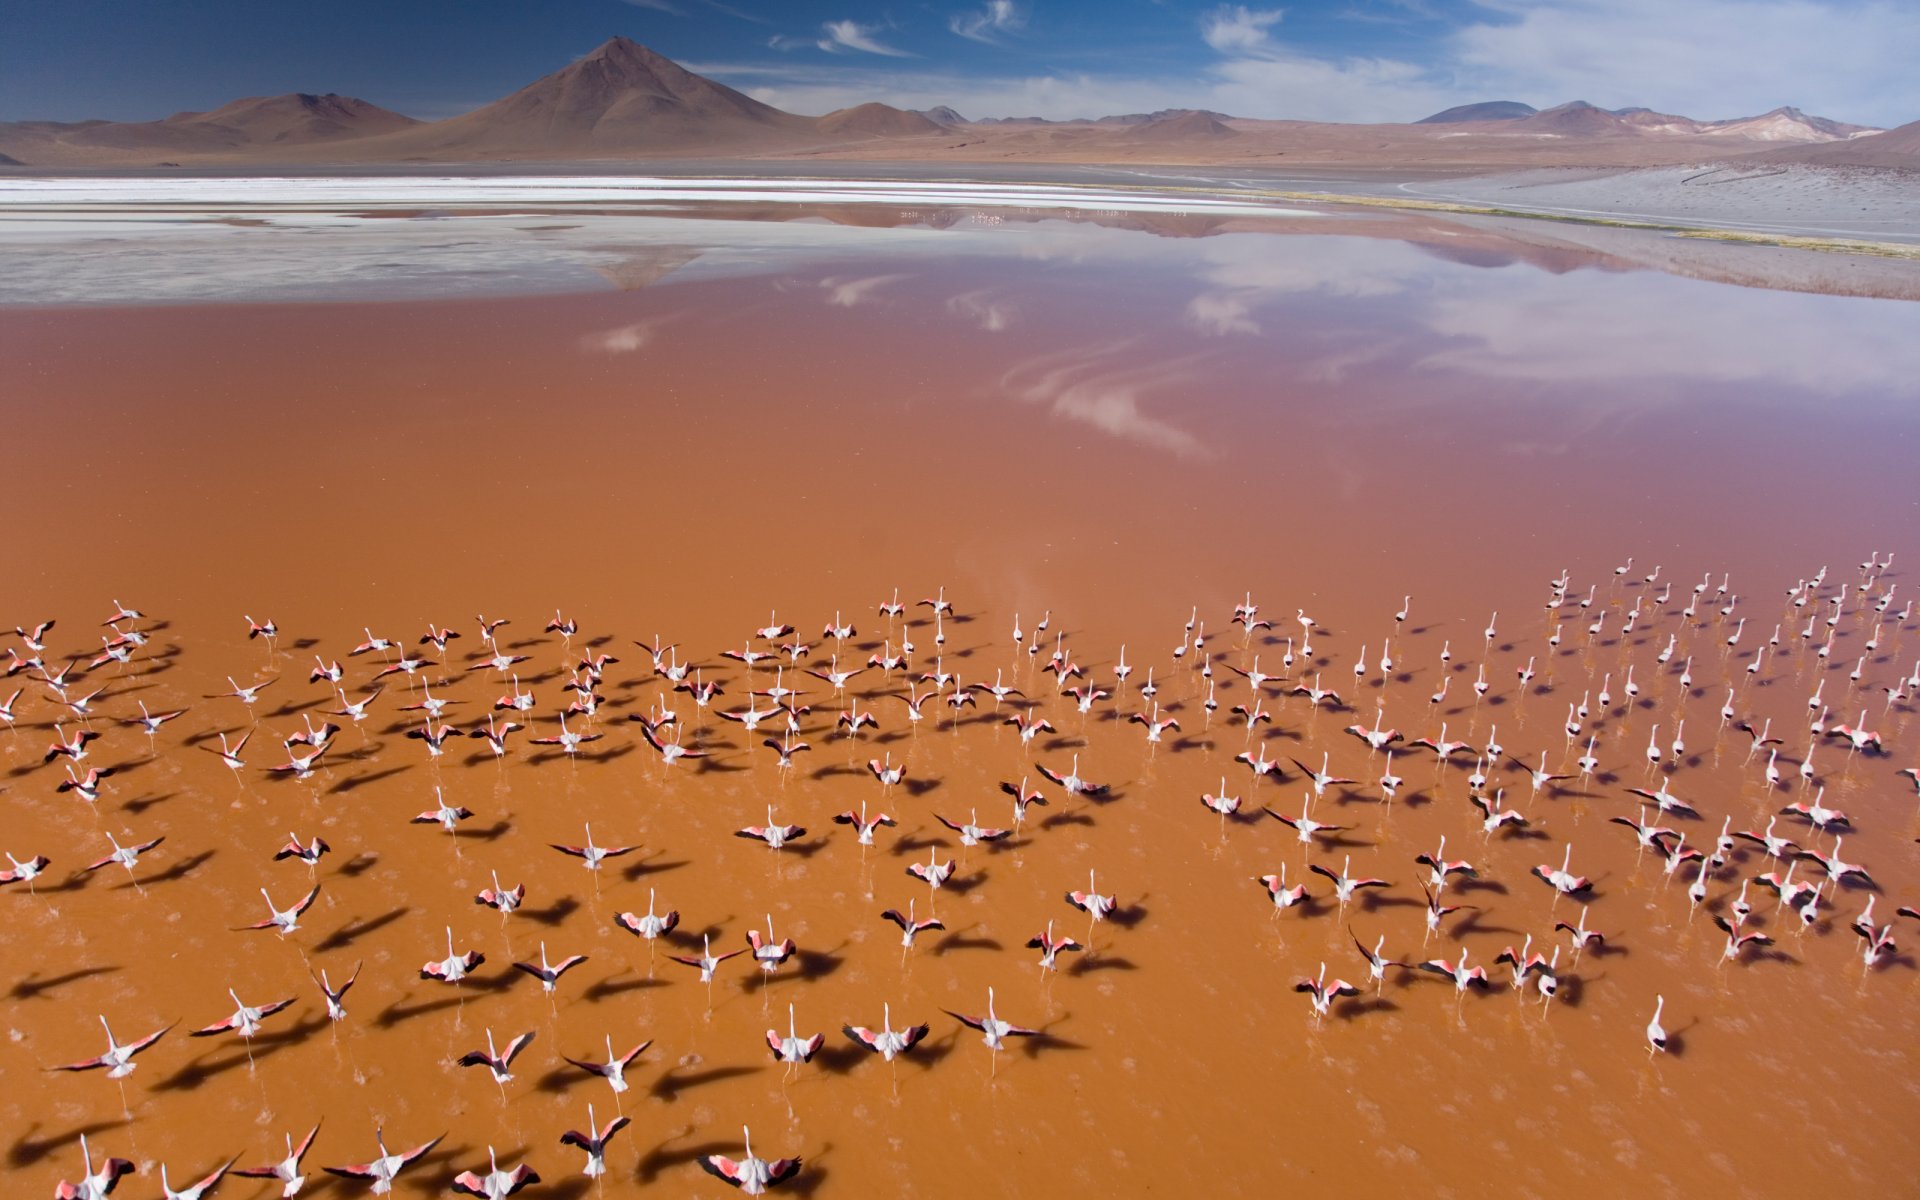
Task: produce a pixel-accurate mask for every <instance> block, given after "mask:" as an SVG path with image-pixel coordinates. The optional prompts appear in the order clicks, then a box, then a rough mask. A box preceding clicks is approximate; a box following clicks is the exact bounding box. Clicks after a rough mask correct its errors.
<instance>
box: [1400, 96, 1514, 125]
mask: <svg viewBox="0 0 1920 1200" xmlns="http://www.w3.org/2000/svg"><path fill="white" fill-rule="evenodd" d="M1539 111H1540V110H1539V109H1537V108H1535V107H1534V106H1533V105H1531V104H1522V103H1520V102H1519V101H1518V100H1483V101H1481V102H1480V103H1479V104H1456V105H1454V106H1453V107H1452V108H1446V109H1442V110H1440V111H1439V112H1437V113H1435V114H1433V115H1432V116H1430V117H1421V118H1420V119H1419V120H1418V121H1415V122H1414V124H1415V125H1457V124H1462V123H1464V122H1467V121H1517V120H1519V119H1520V118H1521V117H1530V116H1532V115H1533V114H1534V113H1537V112H1539Z"/></svg>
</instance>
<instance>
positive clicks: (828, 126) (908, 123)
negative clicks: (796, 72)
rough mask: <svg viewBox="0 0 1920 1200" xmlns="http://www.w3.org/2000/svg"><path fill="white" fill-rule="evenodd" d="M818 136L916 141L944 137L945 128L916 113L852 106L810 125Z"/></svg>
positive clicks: (877, 105)
mask: <svg viewBox="0 0 1920 1200" xmlns="http://www.w3.org/2000/svg"><path fill="white" fill-rule="evenodd" d="M814 125H815V127H816V128H818V129H819V130H820V132H822V133H836V134H849V133H851V134H867V135H869V136H872V137H920V136H924V135H926V134H929V133H946V132H947V127H946V126H945V125H942V124H940V123H939V122H938V121H935V120H933V119H932V118H931V117H928V116H925V115H923V114H921V113H917V112H908V111H906V110H905V109H899V108H894V107H893V106H891V105H888V104H875V103H868V104H856V105H854V106H853V107H852V108H842V109H836V110H835V111H833V112H830V113H828V114H827V115H826V116H824V117H821V118H820V119H819V120H817V121H815V122H814Z"/></svg>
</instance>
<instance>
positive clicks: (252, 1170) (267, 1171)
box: [233, 1121, 320, 1198]
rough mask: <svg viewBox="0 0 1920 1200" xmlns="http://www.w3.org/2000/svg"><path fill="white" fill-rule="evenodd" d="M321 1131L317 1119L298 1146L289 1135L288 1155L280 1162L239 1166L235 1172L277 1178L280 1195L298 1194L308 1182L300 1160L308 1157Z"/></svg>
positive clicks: (255, 1177)
mask: <svg viewBox="0 0 1920 1200" xmlns="http://www.w3.org/2000/svg"><path fill="white" fill-rule="evenodd" d="M319 1133H320V1123H319V1122H318V1121H316V1122H314V1125H313V1128H312V1129H309V1130H307V1136H306V1137H305V1138H303V1139H301V1141H300V1144H299V1145H298V1146H296V1145H294V1144H293V1135H292V1134H288V1135H287V1156H286V1157H285V1158H283V1159H281V1160H280V1161H279V1162H276V1163H268V1164H267V1165H266V1166H264V1167H239V1168H236V1169H235V1170H234V1172H233V1173H234V1174H235V1175H242V1176H245V1177H246V1178H249V1179H277V1180H279V1181H280V1184H281V1188H280V1195H281V1196H282V1197H283V1198H284V1197H288V1196H297V1195H299V1194H300V1189H301V1188H302V1187H304V1186H306V1182H307V1177H306V1176H305V1175H302V1174H301V1173H300V1160H301V1159H302V1158H305V1157H306V1155H307V1151H308V1150H309V1149H311V1148H312V1147H313V1139H314V1138H315V1137H316V1136H318V1134H319Z"/></svg>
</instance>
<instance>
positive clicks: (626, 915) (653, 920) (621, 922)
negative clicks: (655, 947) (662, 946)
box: [613, 888, 680, 942]
mask: <svg viewBox="0 0 1920 1200" xmlns="http://www.w3.org/2000/svg"><path fill="white" fill-rule="evenodd" d="M613 921H614V924H616V925H618V926H620V928H622V929H624V930H626V931H627V932H628V933H631V934H633V935H634V936H635V937H643V938H645V939H647V941H649V942H652V941H653V940H654V939H656V938H662V937H665V936H666V935H667V934H669V933H672V932H673V930H674V927H675V926H676V925H678V924H680V912H679V910H678V909H668V910H667V911H666V912H665V913H661V914H655V912H654V911H653V889H652V888H648V889H647V912H646V915H645V916H639V915H636V914H634V913H630V912H623V913H618V914H616V915H615V916H614V918H613Z"/></svg>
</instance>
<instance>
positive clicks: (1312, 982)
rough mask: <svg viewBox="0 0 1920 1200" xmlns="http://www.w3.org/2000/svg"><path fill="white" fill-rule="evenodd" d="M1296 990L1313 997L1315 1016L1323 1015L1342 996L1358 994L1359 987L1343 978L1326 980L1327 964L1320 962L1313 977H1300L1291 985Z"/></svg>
mask: <svg viewBox="0 0 1920 1200" xmlns="http://www.w3.org/2000/svg"><path fill="white" fill-rule="evenodd" d="M1293 990H1294V991H1296V992H1306V993H1308V994H1310V995H1311V996H1312V997H1313V1011H1314V1014H1315V1015H1316V1016H1321V1017H1324V1016H1326V1015H1327V1013H1328V1012H1329V1011H1331V1010H1332V1008H1333V1002H1334V1001H1335V1000H1338V999H1339V998H1340V997H1342V996H1358V995H1359V994H1360V989H1359V988H1357V987H1355V986H1353V985H1352V984H1350V983H1348V982H1347V981H1346V980H1344V979H1336V980H1334V981H1333V982H1332V983H1328V982H1327V964H1326V963H1324V962H1323V963H1321V964H1320V974H1319V976H1318V977H1316V978H1313V979H1302V980H1300V981H1299V982H1298V983H1296V984H1294V985H1293Z"/></svg>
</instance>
